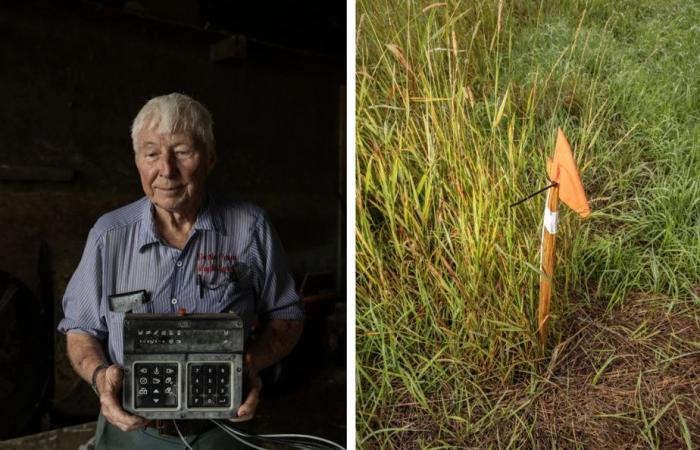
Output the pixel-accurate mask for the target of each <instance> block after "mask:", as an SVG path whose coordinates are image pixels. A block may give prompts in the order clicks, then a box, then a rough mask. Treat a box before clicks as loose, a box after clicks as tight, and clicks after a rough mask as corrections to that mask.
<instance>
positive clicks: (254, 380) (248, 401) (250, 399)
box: [231, 355, 262, 422]
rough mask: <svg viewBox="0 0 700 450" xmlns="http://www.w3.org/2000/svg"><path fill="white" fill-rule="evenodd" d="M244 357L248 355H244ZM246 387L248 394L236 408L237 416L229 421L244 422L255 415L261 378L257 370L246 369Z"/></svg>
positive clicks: (260, 388)
mask: <svg viewBox="0 0 700 450" xmlns="http://www.w3.org/2000/svg"><path fill="white" fill-rule="evenodd" d="M246 359H249V358H248V355H246ZM245 383H246V385H247V386H246V387H247V388H248V394H247V395H246V398H245V401H244V402H243V403H242V404H241V406H240V407H239V408H238V413H237V414H238V416H237V417H234V418H232V419H231V422H245V421H247V420H250V419H252V418H253V417H255V410H256V409H257V408H258V403H259V402H260V391H261V390H262V380H261V379H260V375H258V373H257V372H253V371H246V380H245Z"/></svg>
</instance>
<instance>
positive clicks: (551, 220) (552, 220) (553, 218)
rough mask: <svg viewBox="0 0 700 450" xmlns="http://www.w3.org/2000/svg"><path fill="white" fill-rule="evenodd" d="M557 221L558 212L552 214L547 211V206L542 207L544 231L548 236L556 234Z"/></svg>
mask: <svg viewBox="0 0 700 450" xmlns="http://www.w3.org/2000/svg"><path fill="white" fill-rule="evenodd" d="M558 219H559V212H558V211H555V212H552V211H550V210H549V207H548V206H545V207H544V229H545V230H547V231H548V232H549V234H556V233H557V220H558Z"/></svg>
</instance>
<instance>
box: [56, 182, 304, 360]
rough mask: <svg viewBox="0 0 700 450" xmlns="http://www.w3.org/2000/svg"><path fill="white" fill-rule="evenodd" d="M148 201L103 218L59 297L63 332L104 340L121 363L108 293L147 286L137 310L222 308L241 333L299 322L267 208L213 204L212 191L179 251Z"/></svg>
mask: <svg viewBox="0 0 700 450" xmlns="http://www.w3.org/2000/svg"><path fill="white" fill-rule="evenodd" d="M153 214H154V211H153V205H152V204H151V202H150V201H149V200H148V198H146V197H143V198H142V199H140V200H138V201H136V202H134V203H131V204H129V205H127V206H124V207H122V208H119V209H117V210H115V211H112V212H110V213H107V214H105V215H104V216H102V217H101V218H100V219H99V220H98V221H97V223H96V224H95V226H94V227H93V228H92V229H91V230H90V233H89V235H88V239H87V243H86V245H85V250H84V252H83V256H82V258H81V260H80V263H79V264H78V268H77V269H76V271H75V273H74V274H73V276H72V278H71V280H70V282H69V283H68V287H67V288H66V293H65V295H64V297H63V311H64V314H65V318H64V319H63V320H61V322H60V323H59V325H58V330H59V331H60V332H62V333H68V332H78V333H84V334H89V335H91V336H95V337H96V338H98V339H100V340H105V339H107V340H108V350H109V357H110V358H111V360H112V362H114V363H117V364H120V365H121V364H123V342H122V322H123V320H124V313H119V312H113V311H110V308H109V304H108V297H109V296H110V295H115V294H123V293H127V292H133V291H139V290H142V289H144V290H146V292H147V293H148V296H149V299H150V301H149V302H147V303H146V304H144V305H141V306H139V307H137V308H136V309H134V311H133V312H135V313H163V312H177V311H178V309H179V308H185V309H186V310H187V312H192V313H197V312H222V311H228V310H233V311H235V312H236V313H237V314H238V315H239V316H240V317H241V318H242V319H243V323H244V328H245V330H246V336H247V335H248V333H249V332H250V328H251V326H252V323H253V321H254V320H255V318H256V317H258V318H260V319H261V320H269V319H286V320H303V319H304V310H303V306H302V304H301V300H300V297H299V295H298V294H297V293H296V291H295V289H294V280H293V279H292V276H291V274H290V271H289V267H288V264H287V261H286V257H285V254H284V250H283V248H282V245H281V243H280V241H279V239H278V237H277V234H276V232H275V231H274V229H273V228H272V226H271V225H270V223H269V221H268V220H267V217H266V214H265V212H264V211H263V210H262V209H260V208H258V207H257V206H254V205H252V204H250V203H244V202H230V203H227V204H221V205H219V204H217V203H216V201H215V199H214V198H213V197H212V196H211V195H209V196H208V197H207V201H206V203H205V205H204V206H203V207H202V210H201V211H200V213H199V215H198V216H197V221H196V222H195V225H194V227H193V229H192V232H191V234H190V237H189V239H188V241H187V243H186V244H185V247H184V248H183V249H182V251H180V250H178V249H176V248H174V247H171V246H169V245H168V244H167V243H166V242H165V241H164V240H163V239H162V238H161V237H160V236H159V235H158V232H157V231H156V225H155V222H154V217H153Z"/></svg>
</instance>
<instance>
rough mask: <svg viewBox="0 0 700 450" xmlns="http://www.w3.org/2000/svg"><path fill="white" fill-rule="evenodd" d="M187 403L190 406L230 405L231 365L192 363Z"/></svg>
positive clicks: (226, 406)
mask: <svg viewBox="0 0 700 450" xmlns="http://www.w3.org/2000/svg"><path fill="white" fill-rule="evenodd" d="M187 405H188V406H189V407H190V408H228V407H230V406H231V365H230V364H228V363H226V364H216V363H201V364H200V363H196V364H190V366H189V386H188V397H187Z"/></svg>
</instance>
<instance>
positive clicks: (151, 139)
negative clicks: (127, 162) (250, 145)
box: [135, 127, 214, 215]
mask: <svg viewBox="0 0 700 450" xmlns="http://www.w3.org/2000/svg"><path fill="white" fill-rule="evenodd" d="M135 147H136V154H135V158H136V167H137V168H138V171H139V175H140V176H141V186H142V187H143V191H144V193H145V194H146V196H147V197H148V198H149V199H150V200H151V202H152V203H153V204H154V205H155V206H156V207H157V208H160V209H163V210H166V211H169V212H172V213H177V214H186V215H191V214H196V213H197V209H198V208H199V206H200V204H201V200H202V198H203V195H204V183H205V180H206V178H207V175H208V174H209V172H210V171H211V169H212V168H213V164H214V162H213V160H211V159H210V158H209V157H208V155H207V152H206V150H205V149H204V148H202V147H203V146H202V145H201V144H199V143H197V142H196V141H195V140H194V139H193V137H192V135H191V134H190V133H186V132H183V133H181V132H175V133H172V134H170V133H165V134H161V133H159V132H158V131H157V130H152V129H148V128H147V127H144V128H143V129H142V130H141V131H140V132H139V133H138V134H137V136H136V143H135Z"/></svg>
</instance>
